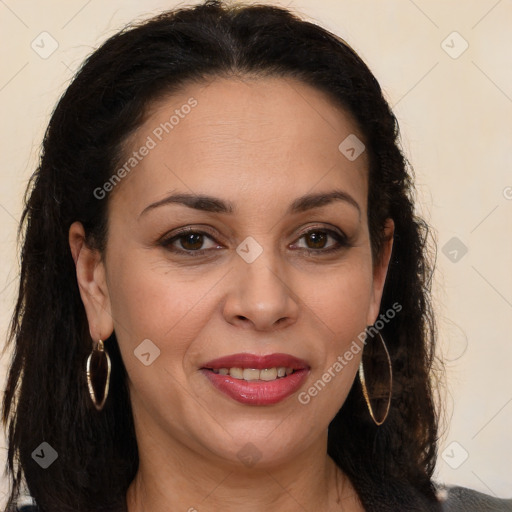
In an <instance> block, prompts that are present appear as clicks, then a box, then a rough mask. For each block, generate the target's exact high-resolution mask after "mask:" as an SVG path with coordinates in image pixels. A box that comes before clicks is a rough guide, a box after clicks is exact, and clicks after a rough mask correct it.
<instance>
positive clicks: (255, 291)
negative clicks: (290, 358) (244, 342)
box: [223, 250, 300, 331]
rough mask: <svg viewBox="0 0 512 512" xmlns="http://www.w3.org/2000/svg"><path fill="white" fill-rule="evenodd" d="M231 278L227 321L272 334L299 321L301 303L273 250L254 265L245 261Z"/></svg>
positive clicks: (262, 254) (265, 251) (229, 275)
mask: <svg viewBox="0 0 512 512" xmlns="http://www.w3.org/2000/svg"><path fill="white" fill-rule="evenodd" d="M234 266H235V268H233V270H232V271H231V272H229V274H228V276H227V277H228V279H229V280H230V288H229V294H228V296H227V298H226V301H225V303H224V311H223V313H224V317H225V319H226V321H227V322H228V323H230V324H232V325H236V326H240V327H244V328H253V329H255V330H258V331H272V330H276V329H281V328H284V327H286V326H289V325H291V324H293V323H294V322H296V321H297V317H298V313H299V309H300V308H299V301H298V297H297V295H296V294H295V293H294V292H293V283H291V282H290V278H289V273H287V272H286V271H284V269H283V266H282V265H280V264H279V262H278V261H277V258H276V257H274V256H273V254H272V251H271V250H264V251H263V252H262V253H261V255H260V256H259V257H258V258H257V259H256V260H255V261H253V262H252V263H247V262H246V261H244V260H243V259H242V258H237V260H236V261H235V262H234Z"/></svg>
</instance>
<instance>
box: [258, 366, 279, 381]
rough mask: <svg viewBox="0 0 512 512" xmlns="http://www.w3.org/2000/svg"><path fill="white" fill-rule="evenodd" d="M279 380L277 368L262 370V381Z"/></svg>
mask: <svg viewBox="0 0 512 512" xmlns="http://www.w3.org/2000/svg"><path fill="white" fill-rule="evenodd" d="M276 378H277V368H265V369H264V370H260V379H261V380H275V379H276Z"/></svg>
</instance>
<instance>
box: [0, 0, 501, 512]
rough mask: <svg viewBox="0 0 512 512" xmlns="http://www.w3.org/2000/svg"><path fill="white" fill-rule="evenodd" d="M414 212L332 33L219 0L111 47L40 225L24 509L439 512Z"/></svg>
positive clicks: (69, 113)
mask: <svg viewBox="0 0 512 512" xmlns="http://www.w3.org/2000/svg"><path fill="white" fill-rule="evenodd" d="M413 208H414V206H413V201H412V182H411V177H410V176H409V174H408V171H407V166H406V162H405V159H404V157H403V155H402V153H401V151H400V147H399V143H398V127H397V123H396V119H395V117H394V116H393V114H392V113H391V111H390V109H389V107H388V105H387V103H386V101H385V100H384V99H383V97H382V94H381V90H380V87H379V85H378V83H377V81H376V80H375V78H374V77H373V75H372V74H371V72H370V71H369V70H368V68H367V67H366V65H365V64H364V63H363V62H362V61H361V59H360V58H359V57H358V56H357V55H356V54H355V52H354V51H353V50H352V49H350V47H349V46H348V45H347V44H346V43H345V42H344V41H342V40H341V39H339V38H338V37H336V36H334V35H332V34H330V33H329V32H327V31H325V30H324V29H322V28H320V27H318V26H316V25H313V24H311V23H307V22H303V21H301V20H299V19H298V18H297V17H295V16H294V15H292V14H291V13H289V12H287V11H286V10H284V9H279V8H273V7H262V6H253V7H245V6H234V7H227V6H225V5H223V4H222V3H220V2H215V1H209V2H206V3H205V4H203V5H200V6H197V7H195V8H188V9H181V10H177V11H174V12H169V13H166V14H163V15H161V16H159V17H156V18H154V19H152V20H149V21H147V22H144V23H141V24H140V25H138V26H134V27H132V28H130V29H127V30H124V31H122V32H121V33H119V34H117V35H115V36H114V37H112V38H111V39H109V40H108V41H107V42H106V43H104V44H103V45H102V47H101V48H100V49H98V50H97V51H96V52H94V53H93V54H92V55H91V56H90V57H89V58H88V59H87V61H86V62H85V64H84V65H83V67H82V68H81V70H80V71H79V73H78V74H77V76H76V77H75V79H74V81H73V83H72V84H71V85H70V86H69V88H68V90H67V91H66V93H65V94H64V96H63V97H62V99H61V100H60V102H59V104H58V105H57V108H56V109H55V112H54V113H53V116H52V119H51V121H50V124H49V127H48V130H47V133H46V135H45V140H44V145H43V154H42V158H41V163H40V167H39V168H38V170H37V172H36V173H35V174H34V177H33V180H32V183H31V188H30V191H29V195H28V199H27V203H26V208H25V210H24V214H23V224H22V226H23V229H24V241H23V252H22V271H21V279H20V289H19V297H18V302H17V305H16V309H15V312H14V317H13V327H12V334H11V341H12V342H14V343H15V351H14V356H13V360H12V364H11V367H10V371H9V377H8V382H7V388H6V391H5V395H4V413H3V419H4V424H6V425H7V423H9V453H8V464H9V469H10V471H11V474H12V479H13V490H12V493H11V496H10V499H9V503H8V505H7V510H15V508H13V507H15V506H16V501H17V497H18V491H19V488H20V486H22V485H23V484H24V483H25V482H26V485H27V489H28V492H29V493H30V495H31V496H32V497H33V498H34V500H35V501H36V502H37V506H38V510H41V511H57V510H58V511H59V512H60V511H75V510H76V511H78V510H80V511H83V510H87V511H89V510H90V511H99V510H123V511H128V512H135V511H142V510H146V511H149V510H151V511H152V512H159V511H163V510H166V511H168V510H173V511H174V510H188V511H195V510H199V511H214V510H225V511H229V510H238V509H240V508H244V510H253V511H260V510H280V511H288V510H322V511H334V510H344V511H350V512H355V511H363V510H365V511H374V510H375V511H377V510H378V511H385V510H393V511H396V510H432V511H434V510H442V509H443V507H444V508H446V503H448V502H445V504H444V505H443V502H442V500H441V499H440V498H439V496H438V493H437V488H436V486H435V484H434V482H433V481H432V473H433V470H434V464H435V456H436V440H437V413H436V411H435V408H434V405H433V390H432V388H431V385H430V381H429V376H430V374H431V370H432V368H433V364H434V355H433V354H434V342H435V329H434V322H433V315H432V311H431V306H430V296H429V285H430V276H431V270H432V265H431V262H430V261H429V258H428V254H427V249H426V240H427V226H426V225H425V224H424V223H423V222H422V220H421V219H419V218H417V217H416V216H415V215H414V211H413ZM17 386H19V390H18V395H16V387H17ZM15 459H17V460H19V464H18V463H15ZM474 497H475V495H472V499H473V498H474ZM502 505H503V506H505V504H502Z"/></svg>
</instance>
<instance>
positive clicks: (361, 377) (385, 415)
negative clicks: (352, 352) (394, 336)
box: [359, 331, 393, 426]
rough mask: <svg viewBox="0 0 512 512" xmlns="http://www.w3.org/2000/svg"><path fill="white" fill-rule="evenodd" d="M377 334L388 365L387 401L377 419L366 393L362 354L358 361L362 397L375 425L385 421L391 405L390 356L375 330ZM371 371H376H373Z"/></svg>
mask: <svg viewBox="0 0 512 512" xmlns="http://www.w3.org/2000/svg"><path fill="white" fill-rule="evenodd" d="M377 334H378V335H379V338H380V341H381V343H382V346H383V347H384V351H385V352H386V358H387V363H388V367H389V393H387V401H386V406H385V411H384V415H383V417H382V419H379V420H378V419H376V418H375V414H374V411H373V407H372V404H371V402H370V397H369V394H368V389H367V387H366V380H365V377H364V368H363V357H362V355H361V362H360V363H359V379H360V380H361V386H362V388H363V395H364V399H365V400H366V405H367V406H368V411H369V412H370V416H371V417H372V420H373V421H374V423H375V425H377V426H380V425H382V424H383V423H384V421H386V418H387V417H388V413H389V407H390V405H391V395H392V392H393V368H392V366H391V357H390V356H389V352H388V348H387V347H386V343H385V342H384V338H383V337H382V335H381V334H380V332H378V331H377ZM363 352H364V348H363ZM374 370H375V369H374ZM373 373H376V372H375V371H374V372H373ZM380 398H382V397H380Z"/></svg>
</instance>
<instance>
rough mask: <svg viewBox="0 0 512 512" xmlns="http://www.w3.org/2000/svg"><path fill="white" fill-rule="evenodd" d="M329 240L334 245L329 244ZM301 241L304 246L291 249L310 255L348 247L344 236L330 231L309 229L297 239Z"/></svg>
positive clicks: (348, 244)
mask: <svg viewBox="0 0 512 512" xmlns="http://www.w3.org/2000/svg"><path fill="white" fill-rule="evenodd" d="M329 239H331V240H334V243H332V242H331V243H329ZM302 240H304V243H305V246H303V245H302V246H301V245H298V244H297V245H295V246H294V247H292V248H293V249H295V250H296V249H300V250H302V251H305V252H306V253H308V254H310V255H322V254H328V253H331V252H335V251H341V250H342V249H345V248H347V247H349V246H350V243H349V241H348V239H347V237H346V236H345V235H342V234H340V233H337V232H336V231H333V230H331V229H311V230H310V231H308V232H306V233H304V234H303V235H302V236H301V237H300V238H299V241H302Z"/></svg>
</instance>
